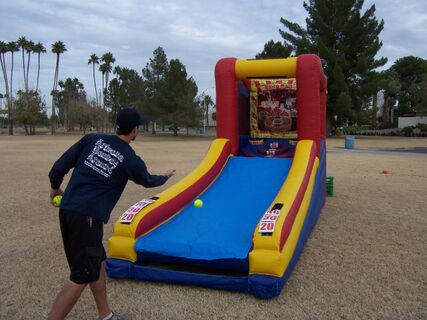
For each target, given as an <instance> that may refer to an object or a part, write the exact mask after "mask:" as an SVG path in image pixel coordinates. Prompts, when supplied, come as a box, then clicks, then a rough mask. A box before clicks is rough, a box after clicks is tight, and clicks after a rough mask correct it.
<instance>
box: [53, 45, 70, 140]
mask: <svg viewBox="0 0 427 320" xmlns="http://www.w3.org/2000/svg"><path fill="white" fill-rule="evenodd" d="M51 50H52V52H53V53H55V54H56V64H55V75H54V77H53V89H52V134H55V130H56V111H55V108H56V106H55V100H56V97H55V96H56V94H57V91H58V75H59V56H60V55H61V54H62V53H64V52H65V51H67V48H66V47H65V44H64V43H63V42H62V41H56V42H54V43H53V44H52V45H51Z"/></svg>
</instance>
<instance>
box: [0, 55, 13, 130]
mask: <svg viewBox="0 0 427 320" xmlns="http://www.w3.org/2000/svg"><path fill="white" fill-rule="evenodd" d="M0 62H1V69H2V71H3V78H4V86H5V89H6V95H7V105H8V109H9V110H10V99H11V94H10V91H9V81H8V80H7V69H6V59H5V57H4V53H1V56H0ZM9 120H10V119H9ZM10 131H11V126H10V121H9V134H10ZM12 133H13V132H12Z"/></svg>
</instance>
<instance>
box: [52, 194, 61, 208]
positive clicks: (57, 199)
mask: <svg viewBox="0 0 427 320" xmlns="http://www.w3.org/2000/svg"><path fill="white" fill-rule="evenodd" d="M61 200H62V196H60V195H57V196H54V197H53V204H54V205H55V207H59V206H60V205H61Z"/></svg>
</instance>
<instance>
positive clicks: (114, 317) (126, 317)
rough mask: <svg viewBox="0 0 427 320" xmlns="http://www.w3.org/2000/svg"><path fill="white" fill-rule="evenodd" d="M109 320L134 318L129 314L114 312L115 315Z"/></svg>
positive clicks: (130, 319) (129, 319)
mask: <svg viewBox="0 0 427 320" xmlns="http://www.w3.org/2000/svg"><path fill="white" fill-rule="evenodd" d="M108 320H132V318H131V317H130V316H127V315H119V314H117V313H115V312H113V315H112V316H111V317H110V318H108Z"/></svg>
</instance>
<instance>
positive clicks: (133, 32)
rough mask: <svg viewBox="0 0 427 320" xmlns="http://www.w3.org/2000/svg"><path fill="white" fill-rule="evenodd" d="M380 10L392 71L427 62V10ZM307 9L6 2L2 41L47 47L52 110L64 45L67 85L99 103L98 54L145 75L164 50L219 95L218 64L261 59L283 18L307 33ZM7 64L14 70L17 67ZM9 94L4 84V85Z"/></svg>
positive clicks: (288, 5)
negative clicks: (408, 59) (403, 60)
mask: <svg viewBox="0 0 427 320" xmlns="http://www.w3.org/2000/svg"><path fill="white" fill-rule="evenodd" d="M374 2H375V5H376V9H377V11H376V16H377V17H378V18H379V19H384V22H385V28H384V31H383V32H382V33H381V35H380V38H381V40H382V41H383V44H384V45H383V48H382V49H381V51H380V53H379V56H386V57H388V58H389V64H388V66H389V65H391V64H392V63H393V62H394V61H395V60H396V59H398V58H400V57H402V56H406V55H414V56H419V57H422V58H427V54H426V53H427V45H426V41H425V40H424V35H423V33H424V29H425V26H426V25H427V2H426V1H425V0H417V1H411V2H405V3H404V2H402V1H396V0H391V1H387V0H380V1H374V0H367V1H366V2H365V7H364V8H365V9H366V8H368V7H369V6H370V5H372V4H373V3H374ZM302 3H303V1H302V0H299V1H291V0H285V1H276V0H260V1H244V0H235V1H226V0H216V1H198V0H187V1H185V0H166V1H158V2H153V1H147V0H143V1H138V0H121V1H115V0H91V1H75V0H39V1H30V0H15V1H7V0H0V5H1V8H2V10H1V24H2V26H1V28H0V40H3V41H11V40H16V39H17V38H18V37H20V36H26V37H27V39H31V40H33V41H35V42H38V41H40V42H42V43H43V44H44V45H45V47H46V49H47V50H48V53H46V54H44V55H42V74H41V76H40V78H41V89H42V91H43V93H44V94H45V96H46V97H47V100H48V101H47V102H48V104H49V105H50V101H49V100H50V96H49V93H50V90H51V89H52V81H53V72H54V65H55V56H54V55H53V54H52V53H51V52H50V46H51V44H52V43H53V42H55V41H57V40H61V41H63V42H64V43H65V44H66V46H67V49H68V51H67V52H66V53H64V54H63V55H62V56H61V62H60V78H61V79H64V78H66V77H72V78H74V77H77V78H79V79H80V81H82V82H83V83H84V85H85V88H86V91H87V92H88V95H89V96H93V95H94V93H93V92H94V89H93V81H92V68H91V67H90V66H88V64H87V60H88V58H89V56H90V54H92V53H96V54H98V55H99V56H101V55H102V54H103V53H105V52H108V51H111V52H112V53H113V54H114V56H115V57H116V64H117V65H120V66H123V67H129V68H133V69H135V70H137V71H138V72H141V70H142V68H144V66H145V65H146V63H147V62H148V60H149V58H150V57H151V56H152V52H153V50H154V49H155V48H157V47H158V46H161V47H163V48H164V50H165V52H166V54H167V56H168V58H169V59H172V58H178V59H180V60H181V62H182V63H183V64H184V65H185V66H186V68H187V73H188V75H189V76H193V77H194V79H195V80H196V81H197V83H198V86H199V90H200V91H203V90H205V89H206V88H209V89H207V92H208V93H210V94H212V95H213V94H214V90H213V89H211V88H212V87H213V86H214V85H215V84H214V73H213V72H214V67H215V63H216V62H217V61H218V60H219V59H220V58H222V57H225V56H234V57H238V58H253V57H254V56H255V55H256V54H257V53H259V52H261V51H262V50H263V46H264V44H265V43H266V42H267V41H269V40H271V39H273V40H275V41H280V40H281V37H280V35H279V31H278V30H279V29H281V28H282V27H283V26H282V24H281V23H280V18H281V17H284V18H286V19H288V20H291V21H293V22H297V23H299V24H301V25H302V26H305V21H304V19H305V16H306V12H305V10H304V8H303V7H302ZM282 29H283V28H282ZM15 59H16V60H15V80H16V82H15V85H14V87H15V89H19V88H22V86H23V85H22V83H23V81H22V62H21V60H20V59H21V56H20V55H15ZM36 60H37V59H36V56H33V58H32V66H31V71H30V77H32V80H31V81H32V82H33V83H34V82H35V77H36V68H37V63H36ZM7 62H8V65H9V66H10V61H9V60H8V61H7ZM98 77H99V78H100V75H98ZM99 81H100V79H98V82H99ZM2 91H4V84H3V83H2V81H0V92H2Z"/></svg>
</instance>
